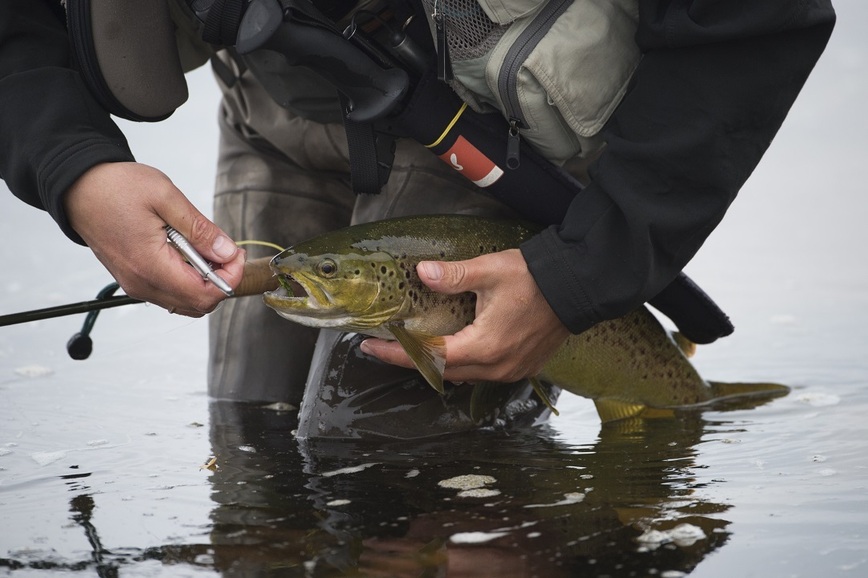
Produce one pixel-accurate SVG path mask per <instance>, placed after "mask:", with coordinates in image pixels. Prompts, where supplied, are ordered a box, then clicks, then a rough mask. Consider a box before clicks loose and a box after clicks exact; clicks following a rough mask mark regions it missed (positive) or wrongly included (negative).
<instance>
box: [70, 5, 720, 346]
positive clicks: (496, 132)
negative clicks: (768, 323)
mask: <svg viewBox="0 0 868 578" xmlns="http://www.w3.org/2000/svg"><path fill="white" fill-rule="evenodd" d="M340 5H341V3H340V2H324V3H322V4H319V3H318V5H317V6H314V5H313V4H312V3H310V2H307V1H304V0H250V1H247V0H188V2H187V7H188V8H189V9H190V11H191V12H192V13H193V14H194V15H195V19H194V20H195V22H196V24H198V25H199V30H198V32H199V33H200V34H201V38H202V39H203V40H204V41H205V42H207V43H209V44H211V45H213V46H224V47H234V50H235V51H237V53H238V54H242V55H243V54H248V53H251V52H254V51H257V50H262V49H264V50H270V51H275V52H278V53H280V54H281V55H282V56H283V57H284V58H285V59H286V61H287V63H288V64H289V65H291V66H301V67H306V68H308V69H310V70H312V71H313V72H315V73H317V74H318V75H320V76H321V77H322V78H323V79H324V80H325V81H327V82H328V83H330V84H332V85H333V86H334V87H335V88H336V89H337V91H338V93H339V95H340V101H341V104H342V109H343V110H342V113H343V118H344V125H345V127H346V129H347V140H348V144H349V149H350V161H351V162H350V167H351V176H352V182H353V189H354V190H355V191H356V192H357V193H376V192H378V191H379V189H380V187H381V186H382V185H383V184H384V183H385V182H386V180H387V179H388V177H389V171H390V168H391V155H392V153H393V151H394V139H395V138H397V137H408V138H412V139H414V140H416V141H418V142H419V143H421V144H423V145H425V146H426V147H427V148H428V149H429V150H430V151H431V152H432V153H433V154H435V155H437V156H438V157H440V158H441V159H442V160H443V161H444V162H446V163H448V164H449V165H450V166H451V167H452V168H453V169H455V170H456V171H458V172H459V173H460V174H462V175H463V176H465V177H466V178H468V179H469V180H471V181H472V182H473V183H475V184H476V185H477V186H479V187H482V188H483V189H485V191H487V192H488V193H490V194H491V195H492V196H493V197H495V198H497V199H498V200H500V201H501V202H503V203H504V204H505V205H507V206H509V207H511V208H512V209H514V210H516V211H518V212H519V213H520V214H522V215H524V216H525V217H526V218H528V219H530V220H533V221H536V222H538V223H541V224H545V225H553V224H560V222H561V221H562V219H563V216H564V215H565V214H566V212H567V208H568V207H569V205H570V203H571V202H572V200H573V198H574V197H575V196H576V195H579V194H581V190H582V185H581V184H580V183H579V182H578V181H577V180H576V179H574V178H573V177H572V176H571V175H569V174H568V173H567V172H566V171H564V170H562V169H561V168H560V167H558V166H556V165H554V164H553V163H551V162H549V161H548V160H547V159H546V158H544V157H543V156H542V155H541V154H539V153H538V152H536V150H535V149H534V148H532V147H531V146H530V145H528V144H527V143H526V142H525V141H524V140H522V139H518V138H516V133H515V131H514V130H513V128H514V127H511V126H510V123H509V122H508V121H507V120H506V119H504V118H503V117H502V116H500V115H498V114H483V113H479V112H476V111H474V110H472V109H471V108H469V107H468V106H467V105H466V104H465V103H464V102H463V101H462V100H461V99H460V98H459V97H458V95H457V94H456V93H455V92H454V91H453V90H452V89H451V88H450V87H449V86H448V85H447V84H446V83H445V82H442V79H440V78H438V76H443V75H445V74H448V70H449V66H448V60H447V61H445V62H444V61H443V57H444V51H443V50H442V49H441V50H440V52H439V53H438V52H437V51H436V50H434V49H433V48H430V44H431V43H430V38H428V39H425V38H421V37H419V36H418V35H417V36H416V37H415V38H411V37H409V35H403V36H402V35H401V34H400V33H398V34H391V35H390V36H389V41H387V42H386V43H385V44H381V43H378V42H376V41H374V40H373V39H372V37H369V36H368V35H366V34H365V33H364V32H363V31H362V30H361V27H351V28H349V29H348V30H347V31H346V32H344V31H342V30H340V29H339V28H338V26H337V25H336V24H335V23H334V20H333V18H335V17H336V16H337V15H336V14H335V13H334V12H335V10H334V9H335V7H336V6H340ZM173 6H174V1H173V0H68V2H67V11H68V22H69V27H70V35H71V37H72V38H73V47H74V50H75V53H76V58H77V60H78V63H79V67H80V69H81V70H82V72H83V74H84V75H85V77H86V79H87V80H88V83H89V85H90V86H91V89H92V90H93V91H94V93H95V95H96V96H97V98H98V99H99V100H100V102H101V103H102V104H103V105H104V106H105V107H106V108H107V109H108V110H109V111H110V112H111V113H113V114H115V115H117V116H120V117H123V118H128V119H131V120H139V121H157V120H162V119H164V118H166V117H168V116H169V115H171V114H172V112H173V111H174V110H175V108H177V107H178V106H180V105H181V104H182V103H183V102H184V101H185V100H186V98H187V92H186V83H185V81H184V77H183V72H184V66H183V64H182V62H181V60H182V59H181V58H179V57H178V53H179V50H178V48H179V45H178V42H177V40H176V38H177V36H178V34H179V31H178V29H177V28H176V27H175V25H174V24H173V10H175V11H177V10H178V8H177V7H173ZM177 20H178V18H177V16H176V17H175V21H177ZM398 32H400V31H398ZM421 47H429V48H428V49H425V48H421ZM438 54H439V58H438ZM649 303H650V304H651V305H653V306H654V307H655V308H657V309H658V310H660V311H661V312H662V313H664V314H665V315H666V316H668V317H669V318H670V319H671V320H672V321H673V322H674V323H675V324H676V325H677V326H678V328H679V330H680V331H681V332H682V333H683V334H684V335H685V336H686V337H687V338H688V339H690V340H691V341H693V342H696V343H710V342H712V341H714V340H716V339H717V338H719V337H723V336H726V335H729V334H730V333H732V331H733V326H732V324H731V323H730V321H729V318H728V317H727V315H726V314H725V313H724V312H723V311H721V310H720V308H718V307H717V305H716V304H715V303H714V301H712V299H711V298H710V297H709V296H708V295H707V294H706V293H705V292H703V291H702V290H701V289H700V288H699V287H698V286H697V285H696V284H695V283H693V281H691V280H690V279H689V278H688V277H687V276H686V275H684V273H680V274H679V275H678V276H677V277H676V278H675V279H674V280H673V281H672V282H671V283H670V284H669V285H668V286H667V287H666V288H665V289H663V290H662V291H661V292H660V293H659V294H658V295H656V296H655V297H653V298H652V299H650V301H649Z"/></svg>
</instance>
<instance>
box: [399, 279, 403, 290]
mask: <svg viewBox="0 0 868 578" xmlns="http://www.w3.org/2000/svg"><path fill="white" fill-rule="evenodd" d="M403 288H404V282H403V281H401V282H400V283H398V289H403Z"/></svg>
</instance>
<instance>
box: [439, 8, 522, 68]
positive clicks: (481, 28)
mask: <svg viewBox="0 0 868 578" xmlns="http://www.w3.org/2000/svg"><path fill="white" fill-rule="evenodd" d="M422 2H423V4H424V5H425V9H426V10H427V11H428V12H429V14H431V13H434V10H435V4H436V10H437V11H438V12H439V13H440V14H442V15H443V18H444V22H445V23H446V40H447V42H448V44H449V57H450V58H451V59H452V60H453V61H455V62H460V61H462V60H470V59H472V58H477V57H479V56H482V55H483V54H485V53H487V52H488V51H490V50H491V49H492V48H494V45H495V44H497V41H498V40H500V38H501V36H503V33H504V32H506V30H507V28H509V25H508V24H507V25H505V26H501V25H499V24H497V23H496V22H493V21H492V20H491V19H489V18H488V16H487V15H486V14H485V12H484V11H483V10H482V8H481V7H480V6H479V3H478V2H477V1H476V0H422Z"/></svg>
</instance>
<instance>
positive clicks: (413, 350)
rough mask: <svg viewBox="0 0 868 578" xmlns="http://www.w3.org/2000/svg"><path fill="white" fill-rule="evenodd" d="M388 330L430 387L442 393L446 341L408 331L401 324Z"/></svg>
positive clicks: (437, 337)
mask: <svg viewBox="0 0 868 578" xmlns="http://www.w3.org/2000/svg"><path fill="white" fill-rule="evenodd" d="M389 331H391V332H392V335H394V336H395V339H397V340H398V343H400V344H401V346H402V347H403V348H404V351H406V352H407V355H409V356H410V359H411V360H412V361H413V364H414V365H415V366H416V369H418V370H419V372H420V373H421V374H422V377H424V378H425V381H427V382H428V383H429V384H431V387H433V388H434V389H436V390H437V391H438V392H439V393H444V391H445V390H444V389H443V370H444V369H446V342H445V340H444V339H443V338H442V337H440V336H436V335H426V334H424V333H416V332H413V331H409V330H408V329H407V328H406V327H404V326H403V325H394V326H391V327H389Z"/></svg>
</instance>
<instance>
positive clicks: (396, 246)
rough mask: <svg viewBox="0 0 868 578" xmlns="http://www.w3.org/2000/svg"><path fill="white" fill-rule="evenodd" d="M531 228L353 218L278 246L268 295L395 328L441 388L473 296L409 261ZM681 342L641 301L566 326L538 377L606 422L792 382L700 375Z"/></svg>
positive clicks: (517, 238) (289, 308) (517, 236)
mask: <svg viewBox="0 0 868 578" xmlns="http://www.w3.org/2000/svg"><path fill="white" fill-rule="evenodd" d="M537 231H538V229H537V228H536V227H535V226H534V225H531V224H528V223H524V222H519V221H507V220H494V219H488V218H481V217H473V216H465V215H440V216H418V217H403V218H396V219H389V220H385V221H377V222H373V223H367V224H363V225H355V226H352V227H348V228H345V229H341V230H338V231H334V232H331V233H327V234H325V235H322V236H319V237H316V238H314V239H311V240H309V241H307V242H304V243H300V244H298V245H296V246H294V247H291V248H289V249H286V250H285V251H283V252H281V253H280V254H278V255H277V256H275V257H274V259H272V261H271V268H272V270H273V271H274V272H275V273H276V275H277V278H278V281H279V283H280V287H279V288H278V289H277V290H275V291H272V292H269V293H266V294H265V302H266V304H267V305H269V306H270V307H271V308H273V309H274V310H276V311H277V312H278V313H279V314H280V315H281V316H283V317H285V318H286V319H289V320H291V321H294V322H296V323H300V324H302V325H307V326H311V327H329V328H335V329H340V330H344V331H352V332H358V333H363V334H366V335H370V336H374V337H381V338H385V339H397V340H398V342H400V343H401V345H402V346H403V347H404V349H405V350H406V351H407V354H408V355H409V356H410V358H411V359H412V360H413V363H414V364H415V365H416V367H417V368H418V369H419V371H420V372H421V373H422V375H423V376H424V377H425V379H426V380H427V381H428V383H430V384H431V386H432V387H434V388H435V389H437V390H438V391H440V392H441V393H442V392H443V376H442V374H443V369H444V367H445V349H444V345H443V343H444V340H443V337H442V336H444V335H451V334H453V333H455V332H457V331H459V330H460V329H461V328H462V327H464V326H466V325H468V324H469V323H471V322H472V321H473V318H474V315H475V303H476V299H475V295H474V294H472V293H466V294H461V295H444V294H442V293H436V292H434V291H431V290H430V289H428V288H427V287H426V286H425V285H424V284H423V283H422V282H421V281H420V280H419V278H418V276H417V275H416V265H417V264H418V263H419V262H420V261H424V260H441V261H457V260H464V259H470V258H473V257H476V256H479V255H482V254H484V253H491V252H496V251H501V250H505V249H509V248H514V247H518V245H519V244H520V243H521V242H523V241H524V240H526V239H528V238H530V237H531V236H533V235H534V234H536V233H537ZM684 349H685V348H684V347H683V346H679V344H678V343H677V340H676V339H675V338H674V336H673V335H671V334H670V333H669V332H668V331H666V330H665V329H664V327H663V326H662V325H661V324H660V322H659V321H658V320H657V319H656V318H655V317H654V315H652V314H651V312H650V311H648V310H647V309H646V308H645V307H640V308H639V309H637V310H635V311H633V312H632V313H630V314H628V315H626V316H624V317H621V318H618V319H614V320H610V321H605V322H602V323H599V324H598V325H595V326H594V327H592V328H591V329H589V330H587V331H585V332H583V333H581V334H579V335H571V336H570V337H568V338H567V340H566V341H565V342H564V344H563V345H562V346H560V347H559V348H558V349H557V350H556V351H555V352H553V355H552V357H551V358H550V359H549V361H548V362H547V363H546V365H545V366H544V368H543V370H542V372H541V373H540V374H539V375H538V376H537V378H538V379H542V380H544V381H547V382H549V383H552V384H554V385H557V386H559V387H561V388H563V389H565V390H567V391H570V392H572V393H574V394H577V395H580V396H583V397H587V398H590V399H592V400H594V402H595V404H596V407H597V411H598V413H599V414H600V419H601V420H602V421H603V422H607V421H614V420H618V419H624V418H627V417H634V416H641V415H650V414H653V413H654V411H653V410H654V409H673V408H684V407H689V406H699V405H703V404H708V403H710V402H713V401H716V400H719V399H722V398H731V397H737V396H761V397H773V396H777V395H783V394H785V393H786V392H787V391H788V390H789V388H787V387H785V386H782V385H777V384H768V383H758V384H747V383H746V384H722V383H713V382H706V381H705V380H703V379H702V378H701V377H700V376H699V374H698V372H697V371H696V369H695V368H694V367H693V365H692V364H691V363H690V361H689V360H688V359H687V355H686V354H685V351H684ZM538 391H539V390H538ZM474 393H475V392H474ZM544 401H545V399H544Z"/></svg>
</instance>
